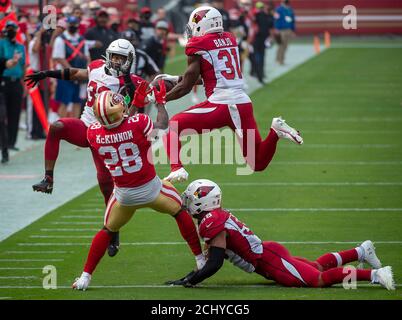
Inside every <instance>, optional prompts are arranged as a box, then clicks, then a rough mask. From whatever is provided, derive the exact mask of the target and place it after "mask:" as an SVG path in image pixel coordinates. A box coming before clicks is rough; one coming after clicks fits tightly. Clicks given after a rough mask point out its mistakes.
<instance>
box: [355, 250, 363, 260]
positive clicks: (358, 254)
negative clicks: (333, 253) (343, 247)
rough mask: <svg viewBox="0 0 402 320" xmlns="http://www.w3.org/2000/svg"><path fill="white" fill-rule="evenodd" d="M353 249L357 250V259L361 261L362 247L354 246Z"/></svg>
mask: <svg viewBox="0 0 402 320" xmlns="http://www.w3.org/2000/svg"><path fill="white" fill-rule="evenodd" d="M355 250H356V251H357V260H359V261H363V259H364V249H363V248H362V247H360V246H359V247H356V248H355Z"/></svg>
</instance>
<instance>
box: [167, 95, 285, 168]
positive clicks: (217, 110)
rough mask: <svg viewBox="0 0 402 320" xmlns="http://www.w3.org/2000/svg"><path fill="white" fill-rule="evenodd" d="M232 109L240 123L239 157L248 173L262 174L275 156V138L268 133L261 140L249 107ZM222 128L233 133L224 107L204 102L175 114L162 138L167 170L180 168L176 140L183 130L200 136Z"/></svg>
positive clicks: (273, 132) (230, 121)
mask: <svg viewBox="0 0 402 320" xmlns="http://www.w3.org/2000/svg"><path fill="white" fill-rule="evenodd" d="M236 106H237V110H238V112H239V115H240V120H241V132H242V133H243V138H240V137H238V140H239V143H240V145H241V148H242V152H243V156H244V158H245V160H246V162H247V164H248V165H249V166H250V168H251V169H253V170H254V171H262V170H264V169H265V168H266V167H267V166H268V164H269V163H270V162H271V160H272V157H273V156H274V154H275V150H276V144H277V142H278V136H277V134H276V133H275V131H274V130H272V129H271V130H270V132H269V134H268V136H267V138H266V139H265V140H262V139H261V135H260V133H259V131H258V128H257V123H256V121H255V119H254V115H253V105H252V103H244V104H237V105H236ZM191 112H193V113H191ZM223 127H229V128H231V129H232V130H233V131H234V130H235V129H236V127H235V125H234V123H233V120H232V117H231V115H230V112H229V107H228V105H227V104H215V103H211V102H209V101H208V100H207V101H204V102H202V103H200V104H197V105H195V106H192V107H190V108H189V109H187V110H186V111H183V112H181V113H179V114H176V115H175V116H174V117H173V118H172V119H170V121H169V131H168V133H167V135H165V136H164V144H165V149H166V152H167V154H168V157H169V160H170V166H171V170H172V171H175V170H177V169H180V168H181V167H182V163H181V161H180V149H181V143H180V140H179V137H180V134H181V133H182V132H183V130H186V129H192V130H195V131H196V132H197V133H198V134H201V133H203V132H202V131H203V130H213V129H219V128H223ZM184 134H185V133H184ZM251 140H254V141H251ZM250 141H251V142H250ZM249 144H250V145H249Z"/></svg>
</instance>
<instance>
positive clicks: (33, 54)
mask: <svg viewBox="0 0 402 320" xmlns="http://www.w3.org/2000/svg"><path fill="white" fill-rule="evenodd" d="M45 32H46V30H45V29H44V28H42V27H41V26H39V27H38V28H37V30H36V31H35V32H34V33H33V34H32V40H31V41H30V42H29V45H28V53H29V59H30V66H31V68H32V71H33V72H38V71H41V70H42V68H41V65H40V50H41V47H42V45H45V44H44V43H43V42H42V40H43V37H44V35H45ZM40 92H41V93H42V91H40ZM42 98H43V97H42ZM27 127H28V128H27V137H28V138H29V139H34V140H36V139H45V138H46V137H45V134H44V132H43V127H42V125H41V123H40V121H39V118H38V116H37V114H36V111H35V108H34V107H33V103H32V99H31V97H30V96H28V97H27Z"/></svg>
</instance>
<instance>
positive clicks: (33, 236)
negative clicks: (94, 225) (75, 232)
mask: <svg viewBox="0 0 402 320" xmlns="http://www.w3.org/2000/svg"><path fill="white" fill-rule="evenodd" d="M29 237H30V238H40V239H52V238H60V239H70V238H71V239H89V238H90V239H92V238H93V237H94V236H93V235H92V236H68V235H67V236H61V235H48V236H41V235H36V234H34V235H32V236H29Z"/></svg>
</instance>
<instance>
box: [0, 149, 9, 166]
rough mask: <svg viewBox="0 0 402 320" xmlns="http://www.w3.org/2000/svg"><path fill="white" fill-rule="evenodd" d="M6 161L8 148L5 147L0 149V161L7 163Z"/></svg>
mask: <svg viewBox="0 0 402 320" xmlns="http://www.w3.org/2000/svg"><path fill="white" fill-rule="evenodd" d="M8 161H9V158H8V149H7V148H6V149H3V150H1V163H7V162H8Z"/></svg>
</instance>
